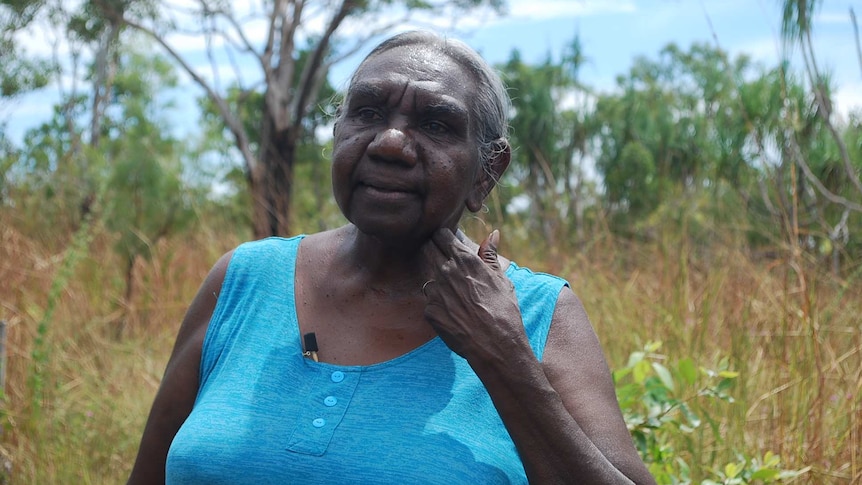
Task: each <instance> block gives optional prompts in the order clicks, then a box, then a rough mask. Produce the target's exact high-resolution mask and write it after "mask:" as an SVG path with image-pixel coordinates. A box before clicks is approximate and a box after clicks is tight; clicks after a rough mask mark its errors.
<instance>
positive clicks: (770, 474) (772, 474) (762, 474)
mask: <svg viewBox="0 0 862 485" xmlns="http://www.w3.org/2000/svg"><path fill="white" fill-rule="evenodd" d="M780 475H781V474H780V473H779V471H778V470H775V469H773V468H761V469H760V470H757V471H756V472H754V473H752V474H751V478H750V480H752V481H753V480H763V481H771V480H777V479H778V477H779V476H780Z"/></svg>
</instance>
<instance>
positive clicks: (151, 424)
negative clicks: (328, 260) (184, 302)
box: [128, 252, 233, 485]
mask: <svg viewBox="0 0 862 485" xmlns="http://www.w3.org/2000/svg"><path fill="white" fill-rule="evenodd" d="M232 254H233V253H232V252H229V253H227V254H225V255H224V256H222V257H221V258H220V259H219V260H218V262H217V263H216V264H215V265H214V266H213V268H212V270H211V271H210V273H209V275H207V277H206V279H205V280H204V282H203V284H202V285H201V288H200V289H199V290H198V293H197V295H196V296H195V298H194V299H193V300H192V303H191V305H189V309H188V311H187V312H186V315H185V318H183V323H182V325H181V326H180V330H179V332H178V333H177V339H176V343H175V344H174V349H173V352H172V353H171V357H170V359H169V360H168V364H167V367H166V368H165V374H164V376H163V378H162V383H161V385H160V386H159V391H158V392H157V393H156V397H155V400H154V401H153V407H152V409H151V410H150V415H149V417H148V418H147V424H146V426H145V427H144V433H143V437H142V438H141V446H140V448H139V449H138V457H137V458H136V459H135V465H134V467H133V468H132V473H131V476H130V477H129V481H128V483H129V484H130V485H132V484H155V483H164V482H165V461H166V460H167V455H168V449H169V448H170V446H171V442H172V441H173V439H174V436H175V435H176V434H177V431H178V430H179V429H180V426H182V424H183V422H185V420H186V418H187V417H188V415H189V413H190V412H191V410H192V406H193V405H194V402H195V398H196V397H197V392H198V378H199V375H198V374H199V373H200V362H201V348H202V347H203V341H204V336H205V335H206V331H207V327H208V326H209V321H210V318H211V317H212V314H213V310H214V309H215V305H216V301H217V300H218V293H219V291H220V290H221V285H222V282H223V281H224V275H225V271H226V270H227V265H228V263H229V262H230V258H231V255H232Z"/></svg>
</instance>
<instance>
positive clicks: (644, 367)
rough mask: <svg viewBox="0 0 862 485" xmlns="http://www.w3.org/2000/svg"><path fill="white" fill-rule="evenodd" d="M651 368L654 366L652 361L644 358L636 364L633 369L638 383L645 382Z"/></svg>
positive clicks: (633, 374)
mask: <svg viewBox="0 0 862 485" xmlns="http://www.w3.org/2000/svg"><path fill="white" fill-rule="evenodd" d="M651 368H652V366H650V363H649V362H648V361H646V360H642V361H640V362H638V363H637V364H635V366H634V368H633V369H632V377H633V378H634V380H635V382H637V383H638V384H643V382H644V381H645V380H646V378H647V376H649V373H650V369H651Z"/></svg>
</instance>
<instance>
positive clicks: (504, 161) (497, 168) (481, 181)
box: [467, 138, 512, 212]
mask: <svg viewBox="0 0 862 485" xmlns="http://www.w3.org/2000/svg"><path fill="white" fill-rule="evenodd" d="M511 161H512V148H511V147H510V146H509V141H508V140H506V139H505V138H500V139H498V140H497V141H496V142H494V148H493V149H492V151H491V157H490V158H489V159H488V162H487V163H485V164H483V165H482V166H481V167H479V173H477V174H476V181H475V182H474V183H473V190H471V191H470V195H468V196H467V209H469V210H470V212H479V210H480V209H481V208H482V204H483V203H484V202H485V198H486V197H488V194H490V193H491V190H492V189H493V188H494V186H495V185H497V181H499V180H500V178H501V177H502V176H503V173H505V172H506V169H507V168H509V162H511Z"/></svg>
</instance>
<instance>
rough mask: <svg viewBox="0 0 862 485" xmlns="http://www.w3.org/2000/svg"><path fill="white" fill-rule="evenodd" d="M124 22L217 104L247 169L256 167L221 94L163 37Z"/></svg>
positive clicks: (244, 136) (245, 136) (244, 135)
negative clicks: (177, 65) (180, 69)
mask: <svg viewBox="0 0 862 485" xmlns="http://www.w3.org/2000/svg"><path fill="white" fill-rule="evenodd" d="M122 22H123V23H124V24H126V25H127V26H129V27H131V28H133V29H135V30H138V31H140V32H143V33H144V34H146V35H148V36H149V37H150V38H152V39H153V40H155V41H156V43H158V44H159V45H160V46H162V48H163V49H165V51H166V52H167V53H168V55H169V56H170V57H172V58H173V59H174V60H175V61H176V62H177V63H178V64H179V65H180V67H182V69H183V70H184V71H185V72H186V74H188V75H189V77H191V78H192V80H193V81H194V82H195V83H196V84H197V85H198V86H200V87H201V89H203V90H204V92H205V93H206V95H207V97H208V98H209V99H210V100H211V101H212V102H213V104H215V106H216V108H217V109H218V111H219V114H221V116H222V118H223V119H224V122H225V125H226V126H227V128H228V130H229V131H230V132H231V134H232V135H233V136H234V139H235V140H236V146H237V149H239V151H240V153H241V154H242V157H243V159H244V160H245V163H246V167H247V168H251V167H252V166H254V163H255V161H256V159H255V157H254V155H253V154H252V153H251V148H250V143H249V137H248V134H247V133H246V131H245V128H244V127H243V125H242V122H241V121H240V119H239V117H238V116H236V115H235V114H234V113H233V112H232V111H231V109H230V107H229V106H228V104H227V102H226V101H225V100H224V98H222V97H221V96H219V94H218V93H217V92H216V91H215V90H214V89H213V88H212V87H211V86H210V85H209V83H207V82H206V80H205V79H204V78H203V77H201V76H200V75H199V74H198V73H197V72H196V71H195V70H194V69H193V68H192V67H191V66H190V65H189V64H188V62H186V60H185V59H184V58H183V57H182V56H181V55H180V54H179V53H178V52H177V51H176V50H175V49H174V48H173V47H172V46H171V45H170V44H168V43H167V42H166V41H165V39H164V38H162V36H160V35H158V34H157V33H155V32H154V31H153V30H152V29H150V28H148V27H145V26H143V25H141V24H139V23H137V22H135V21H133V20H129V19H126V18H124V19H122Z"/></svg>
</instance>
